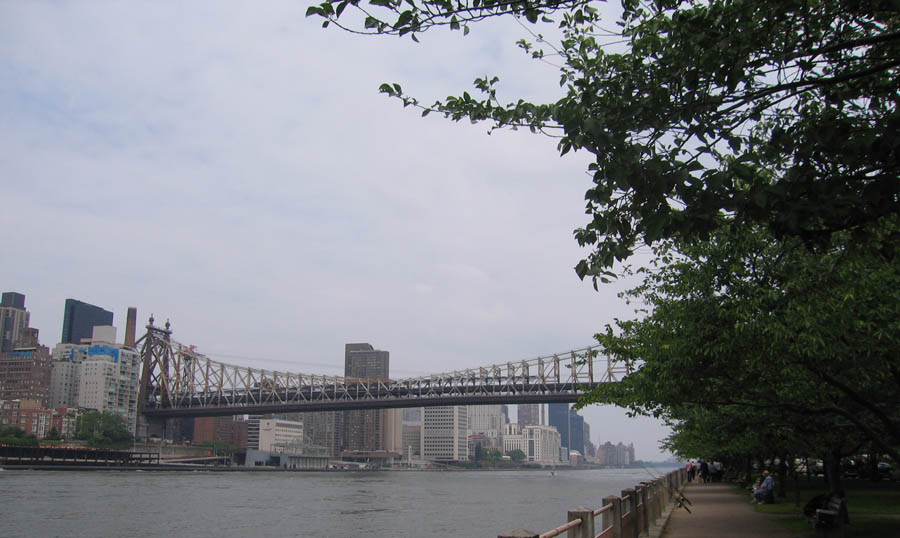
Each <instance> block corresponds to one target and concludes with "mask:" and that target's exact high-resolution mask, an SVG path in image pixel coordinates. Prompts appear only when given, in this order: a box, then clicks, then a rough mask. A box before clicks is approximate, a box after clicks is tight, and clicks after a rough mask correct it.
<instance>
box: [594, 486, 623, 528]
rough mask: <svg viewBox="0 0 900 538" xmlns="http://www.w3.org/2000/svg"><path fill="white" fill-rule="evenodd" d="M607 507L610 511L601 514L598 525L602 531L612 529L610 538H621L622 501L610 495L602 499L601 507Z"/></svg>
mask: <svg viewBox="0 0 900 538" xmlns="http://www.w3.org/2000/svg"><path fill="white" fill-rule="evenodd" d="M606 505H609V506H610V509H609V510H607V511H606V512H603V518H601V520H600V524H601V525H602V526H603V530H606V529H608V528H610V527H612V538H623V537H622V499H620V498H618V497H616V496H614V495H612V496H609V497H604V498H603V506H606Z"/></svg>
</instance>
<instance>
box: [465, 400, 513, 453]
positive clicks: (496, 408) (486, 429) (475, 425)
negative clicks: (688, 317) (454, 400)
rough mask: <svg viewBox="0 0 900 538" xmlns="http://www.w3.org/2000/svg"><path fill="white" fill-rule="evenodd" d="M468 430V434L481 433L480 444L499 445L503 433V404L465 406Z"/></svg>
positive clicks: (486, 445) (487, 445)
mask: <svg viewBox="0 0 900 538" xmlns="http://www.w3.org/2000/svg"><path fill="white" fill-rule="evenodd" d="M467 407H468V409H466V413H467V415H468V422H469V432H468V435H469V436H472V435H479V434H480V435H481V436H482V441H483V443H482V446H485V447H499V446H500V437H501V435H502V433H503V425H504V420H503V408H502V407H503V406H501V405H470V406H467Z"/></svg>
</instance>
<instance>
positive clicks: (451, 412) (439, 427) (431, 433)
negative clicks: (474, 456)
mask: <svg viewBox="0 0 900 538" xmlns="http://www.w3.org/2000/svg"><path fill="white" fill-rule="evenodd" d="M422 422H423V426H422V457H423V458H425V459H427V460H434V461H466V460H468V459H469V440H468V436H467V435H466V433H467V431H468V416H467V414H466V406H464V405H458V406H449V405H448V406H439V407H426V408H425V413H424V414H423V421H422Z"/></svg>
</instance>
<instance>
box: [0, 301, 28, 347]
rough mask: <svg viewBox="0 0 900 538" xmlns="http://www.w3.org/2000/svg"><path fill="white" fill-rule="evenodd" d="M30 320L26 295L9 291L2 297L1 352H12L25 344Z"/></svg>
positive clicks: (0, 307) (0, 312)
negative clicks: (26, 306)
mask: <svg viewBox="0 0 900 538" xmlns="http://www.w3.org/2000/svg"><path fill="white" fill-rule="evenodd" d="M30 318H31V314H30V313H29V312H28V311H27V310H25V296H24V295H22V294H21V293H16V292H14V291H8V292H4V293H3V295H2V296H0V352H4V351H12V350H13V349H15V348H16V347H17V346H19V345H20V343H22V342H23V339H24V338H25V329H27V328H28V324H29V322H30Z"/></svg>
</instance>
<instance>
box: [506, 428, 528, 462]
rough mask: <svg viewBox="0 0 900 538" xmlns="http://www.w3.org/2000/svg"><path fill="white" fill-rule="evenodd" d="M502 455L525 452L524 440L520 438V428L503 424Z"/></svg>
mask: <svg viewBox="0 0 900 538" xmlns="http://www.w3.org/2000/svg"><path fill="white" fill-rule="evenodd" d="M502 442H503V453H504V454H507V455H508V454H509V453H510V452H512V451H513V450H521V451H522V452H525V450H524V448H525V439H524V438H523V437H522V428H521V427H520V426H519V425H518V424H516V423H512V424H504V426H503V435H502Z"/></svg>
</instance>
